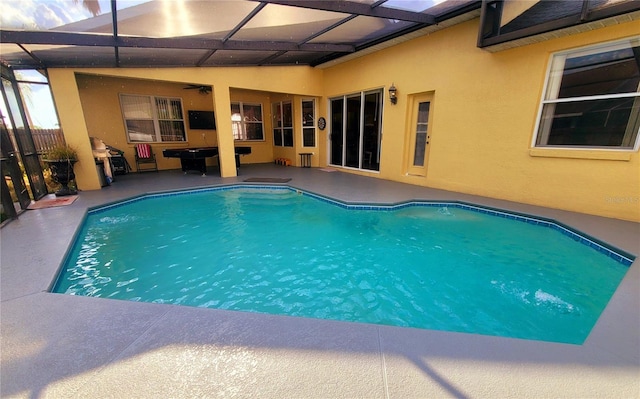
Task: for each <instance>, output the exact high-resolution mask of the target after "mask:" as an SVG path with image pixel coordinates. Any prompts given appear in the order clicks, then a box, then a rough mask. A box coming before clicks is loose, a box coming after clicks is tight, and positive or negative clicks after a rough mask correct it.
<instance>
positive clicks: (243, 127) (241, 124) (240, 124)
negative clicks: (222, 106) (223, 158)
mask: <svg viewBox="0 0 640 399" xmlns="http://www.w3.org/2000/svg"><path fill="white" fill-rule="evenodd" d="M234 105H237V106H238V108H239V110H240V120H238V121H236V120H233V115H234V112H233V106H234ZM245 105H246V106H248V107H260V120H259V121H250V120H247V116H245V111H246V110H245ZM247 124H250V125H260V132H261V133H262V138H259V139H258V138H255V139H250V138H247V137H248V133H247ZM238 128H239V131H240V136H244V137H245V138H242V137H238V134H236V130H237V129H238ZM231 129H232V133H233V140H234V141H243V142H256V141H265V135H264V107H263V106H262V103H252V102H244V101H232V102H231Z"/></svg>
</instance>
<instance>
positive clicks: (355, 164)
mask: <svg viewBox="0 0 640 399" xmlns="http://www.w3.org/2000/svg"><path fill="white" fill-rule="evenodd" d="M330 102H331V104H330V112H331V132H330V135H329V140H330V146H329V148H330V150H331V156H330V160H331V164H332V165H335V166H344V167H349V168H355V169H365V170H375V171H377V170H380V141H381V139H382V134H381V127H382V123H381V115H382V90H373V91H368V92H361V93H357V94H351V95H347V96H343V97H337V98H332V99H331V100H330Z"/></svg>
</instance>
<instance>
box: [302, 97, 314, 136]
mask: <svg viewBox="0 0 640 399" xmlns="http://www.w3.org/2000/svg"><path fill="white" fill-rule="evenodd" d="M305 103H311V109H312V111H313V113H312V115H311V120H310V121H305V115H304V109H305V108H304V105H305ZM300 109H301V110H302V112H301V115H300V121H301V126H302V132H301V133H302V136H301V137H300V142H301V143H302V147H304V148H314V147H316V145H317V143H318V137H317V132H318V131H317V129H316V128H317V126H316V99H315V98H303V99H302V100H301V102H300ZM309 122H310V124H309ZM311 131H313V144H312V145H306V140H305V132H311Z"/></svg>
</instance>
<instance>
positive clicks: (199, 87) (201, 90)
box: [183, 85, 211, 94]
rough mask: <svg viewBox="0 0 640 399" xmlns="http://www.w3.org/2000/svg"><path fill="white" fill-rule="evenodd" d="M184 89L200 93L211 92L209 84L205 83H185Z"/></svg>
mask: <svg viewBox="0 0 640 399" xmlns="http://www.w3.org/2000/svg"><path fill="white" fill-rule="evenodd" d="M183 89H185V90H198V92H199V93H200V94H209V93H211V86H207V85H187V86H186V87H183Z"/></svg>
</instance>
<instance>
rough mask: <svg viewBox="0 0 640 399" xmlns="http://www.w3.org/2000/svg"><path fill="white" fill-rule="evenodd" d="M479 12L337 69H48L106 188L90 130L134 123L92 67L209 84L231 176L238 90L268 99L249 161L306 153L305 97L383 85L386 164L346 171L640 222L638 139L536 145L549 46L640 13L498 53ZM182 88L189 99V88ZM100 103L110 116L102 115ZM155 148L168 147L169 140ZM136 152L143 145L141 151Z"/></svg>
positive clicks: (323, 137)
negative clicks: (422, 144)
mask: <svg viewBox="0 0 640 399" xmlns="http://www.w3.org/2000/svg"><path fill="white" fill-rule="evenodd" d="M478 23H479V21H478V20H477V19H476V20H472V21H468V22H465V23H462V24H459V25H455V26H453V27H449V28H446V29H444V30H441V31H437V32H434V33H431V34H429V35H427V36H423V37H420V38H416V39H413V40H410V41H406V42H402V43H400V44H397V45H395V46H393V47H390V48H387V49H384V50H381V51H378V52H375V53H372V54H370V55H367V56H363V57H360V58H357V59H354V60H351V61H348V62H345V63H342V64H338V65H335V66H332V67H327V68H310V67H236V68H232V67H229V68H162V69H153V68H147V69H126V68H119V69H114V68H97V69H93V68H92V69H75V70H74V69H54V70H50V71H49V76H50V82H51V88H52V92H53V95H54V99H56V103H57V105H58V111H59V114H60V123H61V126H62V128H63V130H64V132H65V136H66V138H67V141H68V142H69V143H70V144H72V145H76V146H79V147H80V161H81V162H79V164H78V165H82V166H81V167H80V169H81V170H80V173H78V182H79V186H80V188H81V189H98V188H99V184H98V180H97V176H95V175H96V173H95V168H94V167H93V162H92V157H91V152H90V144H89V141H88V136H90V135H95V136H98V137H101V135H102V134H107V133H109V134H113V135H115V136H114V137H117V138H118V140H117V141H115V142H110V141H107V142H108V143H109V144H111V145H114V146H116V147H118V143H119V140H124V127H123V126H122V123H123V122H122V116H121V111H120V108H119V105H118V106H117V107H113V106H109V110H107V109H106V108H105V107H104V105H103V104H101V101H99V100H100V99H101V97H100V96H103V95H104V93H103V92H101V91H99V90H97V89H96V91H95V92H94V91H91V92H90V91H89V90H88V88H86V87H84V86H83V82H84V81H83V80H82V78H79V79H78V83H77V85H76V77H75V74H76V73H80V74H86V75H100V76H104V77H109V76H111V77H117V78H124V79H152V82H151V86H145V87H144V90H149V89H151V88H152V87H153V85H157V86H158V87H157V88H155V89H154V90H158V91H159V93H164V90H167V92H173V91H172V90H176V91H181V92H184V91H183V90H182V89H181V87H180V86H179V85H183V84H185V83H196V84H207V85H211V86H212V87H213V93H212V99H211V101H212V107H213V109H214V110H215V113H216V123H217V128H218V130H217V137H216V140H215V142H216V143H217V144H218V146H219V147H220V152H221V154H220V167H221V173H222V175H223V176H225V177H226V176H233V175H235V167H234V166H235V163H234V159H233V154H232V150H231V148H232V146H233V137H232V134H231V131H232V130H231V121H230V118H231V115H230V102H231V101H237V100H238V99H240V97H241V96H243V95H245V94H247V95H249V96H257V97H259V98H261V100H260V101H263V111H264V114H265V115H264V116H263V118H264V121H265V125H264V128H265V139H266V141H265V143H264V144H260V145H256V150H257V151H256V153H255V154H252V155H251V156H250V157H251V158H249V157H247V158H243V162H245V160H246V161H247V162H263V161H264V162H266V161H270V160H272V159H273V158H274V157H287V158H291V159H292V160H295V162H296V164H297V159H296V153H297V152H299V150H300V148H299V145H300V144H299V141H300V131H299V130H300V127H299V123H298V122H299V121H298V119H300V115H299V112H300V110H299V101H300V99H301V98H303V97H304V98H309V97H313V98H316V99H317V100H318V112H317V115H316V119H317V118H318V117H320V116H324V117H326V118H327V120H330V118H329V115H328V110H327V107H328V99H329V98H332V97H335V96H341V95H344V94H350V93H358V92H361V91H367V90H372V89H380V88H382V89H384V96H385V99H384V102H383V118H382V119H383V125H382V133H383V136H382V144H381V161H380V170H379V172H371V171H359V170H353V169H345V171H347V172H349V173H358V174H364V175H370V176H373V177H379V178H383V179H389V180H395V181H400V182H404V183H410V184H415V185H421V186H426V187H433V188H438V189H444V190H451V191H457V192H463V193H469V194H475V195H481V196H487V197H493V198H499V199H505V200H511V201H517V202H522V203H529V204H535V205H541V206H546V207H551V208H561V209H566V210H571V211H576V212H584V213H589V214H595V215H601V216H606V217H613V218H619V219H626V220H634V221H640V206H638V205H639V204H638V199H639V197H640V160H639V155H638V152H637V150H636V151H608V150H592V151H585V150H574V151H571V150H558V149H556V150H553V149H540V148H532V140H533V137H534V136H535V126H536V121H537V115H538V110H539V104H540V100H541V96H542V91H543V87H544V84H545V80H546V73H547V67H548V63H549V61H550V57H551V55H552V54H553V53H554V52H558V51H563V50H568V49H573V48H579V47H582V46H587V45H591V44H596V43H602V42H607V41H612V40H616V39H620V38H624V37H629V36H632V35H637V32H640V22H638V21H633V22H628V23H623V24H620V25H615V26H609V27H603V28H601V29H597V30H594V31H591V32H585V33H577V34H575V35H571V36H567V37H559V38H556V39H552V40H548V41H544V42H541V43H536V44H531V45H527V46H523V47H518V48H514V49H510V50H505V51H501V52H496V53H491V52H488V51H485V50H482V49H479V48H477V46H476V42H477V33H478ZM105 81H106V79H105ZM159 82H171V84H170V85H174V86H175V87H174V88H170V87H169V86H170V85H168V86H167V87H164V83H163V84H160V83H159ZM177 82H179V83H177ZM391 84H394V85H395V86H396V87H397V88H398V102H397V104H396V105H392V104H391V103H390V102H389V101H388V98H387V97H388V94H387V93H388V91H387V90H388V88H389V87H390V86H391ZM79 87H80V88H79ZM131 87H132V88H133V86H131ZM136 87H137V86H136ZM108 90H109V91H111V92H112V94H111V95H112V96H113V95H114V93H115V92H116V91H117V90H116V88H115V87H109V89H108ZM153 93H154V92H152V93H147V94H153ZM248 93H249V94H248ZM426 95H428V96H430V98H431V99H432V109H431V119H430V144H429V146H428V158H427V161H426V164H427V167H426V171H425V173H424V175H423V176H417V175H411V174H409V173H408V172H409V163H410V159H409V158H410V141H411V140H410V138H411V129H412V128H413V125H414V123H415V122H414V121H413V120H412V113H411V110H412V106H413V101H414V99H417V98H422V97H423V96H426ZM87 96H90V97H87ZM181 97H183V98H186V97H185V96H184V95H183V96H181ZM189 98H191V95H189ZM285 99H291V100H292V101H293V102H294V127H295V139H294V140H295V143H296V144H295V145H296V147H294V148H293V149H289V148H281V147H278V148H275V147H273V146H272V142H273V132H272V126H271V120H272V116H271V103H272V102H273V101H282V100H285ZM102 100H104V97H102ZM193 101H194V103H193V105H194V106H197V107H200V106H202V107H204V106H205V105H206V104H203V103H200V101H201V100H200V99H198V100H197V101H198V103H197V104H196V102H195V101H196V100H195V99H194V100H193ZM202 101H209V100H208V99H207V100H204V99H202ZM189 106H190V105H189ZM186 109H188V106H187V104H186V100H185V110H186ZM202 109H208V108H202ZM100 112H102V113H104V115H96V113H100ZM85 119H86V123H85ZM109 123H111V124H113V125H114V126H115V125H116V124H120V126H116V127H111V128H110V129H120V132H119V133H118V132H115V131H110V132H107V131H106V130H105V129H106V127H103V126H106V124H109ZM96 127H98V128H96ZM330 128H331V127H330V126H327V129H326V130H324V131H318V132H317V133H318V136H317V138H318V142H317V154H316V155H315V156H314V157H313V161H312V162H313V166H325V165H327V163H328V160H329V157H328V147H329V146H328V137H330ZM100 129H103V130H102V131H101V130H100ZM189 140H190V141H189V145H190V146H193V145H201V144H199V143H201V142H203V141H202V138H201V137H199V136H198V135H197V134H196V135H194V134H193V132H190V133H189ZM191 140H193V142H192V141H191ZM207 140H208V137H207ZM213 141H214V140H212V141H211V142H212V143H213ZM208 143H209V141H206V143H204V144H208ZM170 146H175V145H170ZM261 146H262V147H264V148H262V147H261ZM154 147H158V148H157V149H156V151H159V150H161V148H162V147H164V145H158V144H157V145H154ZM119 148H120V147H119ZM258 148H260V149H258ZM305 152H307V151H305ZM128 153H130V155H133V152H132V151H128ZM165 162H169V163H166V164H165ZM170 162H178V161H177V160H163V161H162V163H161V165H160V166H161V167H177V166H176V165H177V164H176V165H174V164H170ZM86 165H89V166H86Z"/></svg>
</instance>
